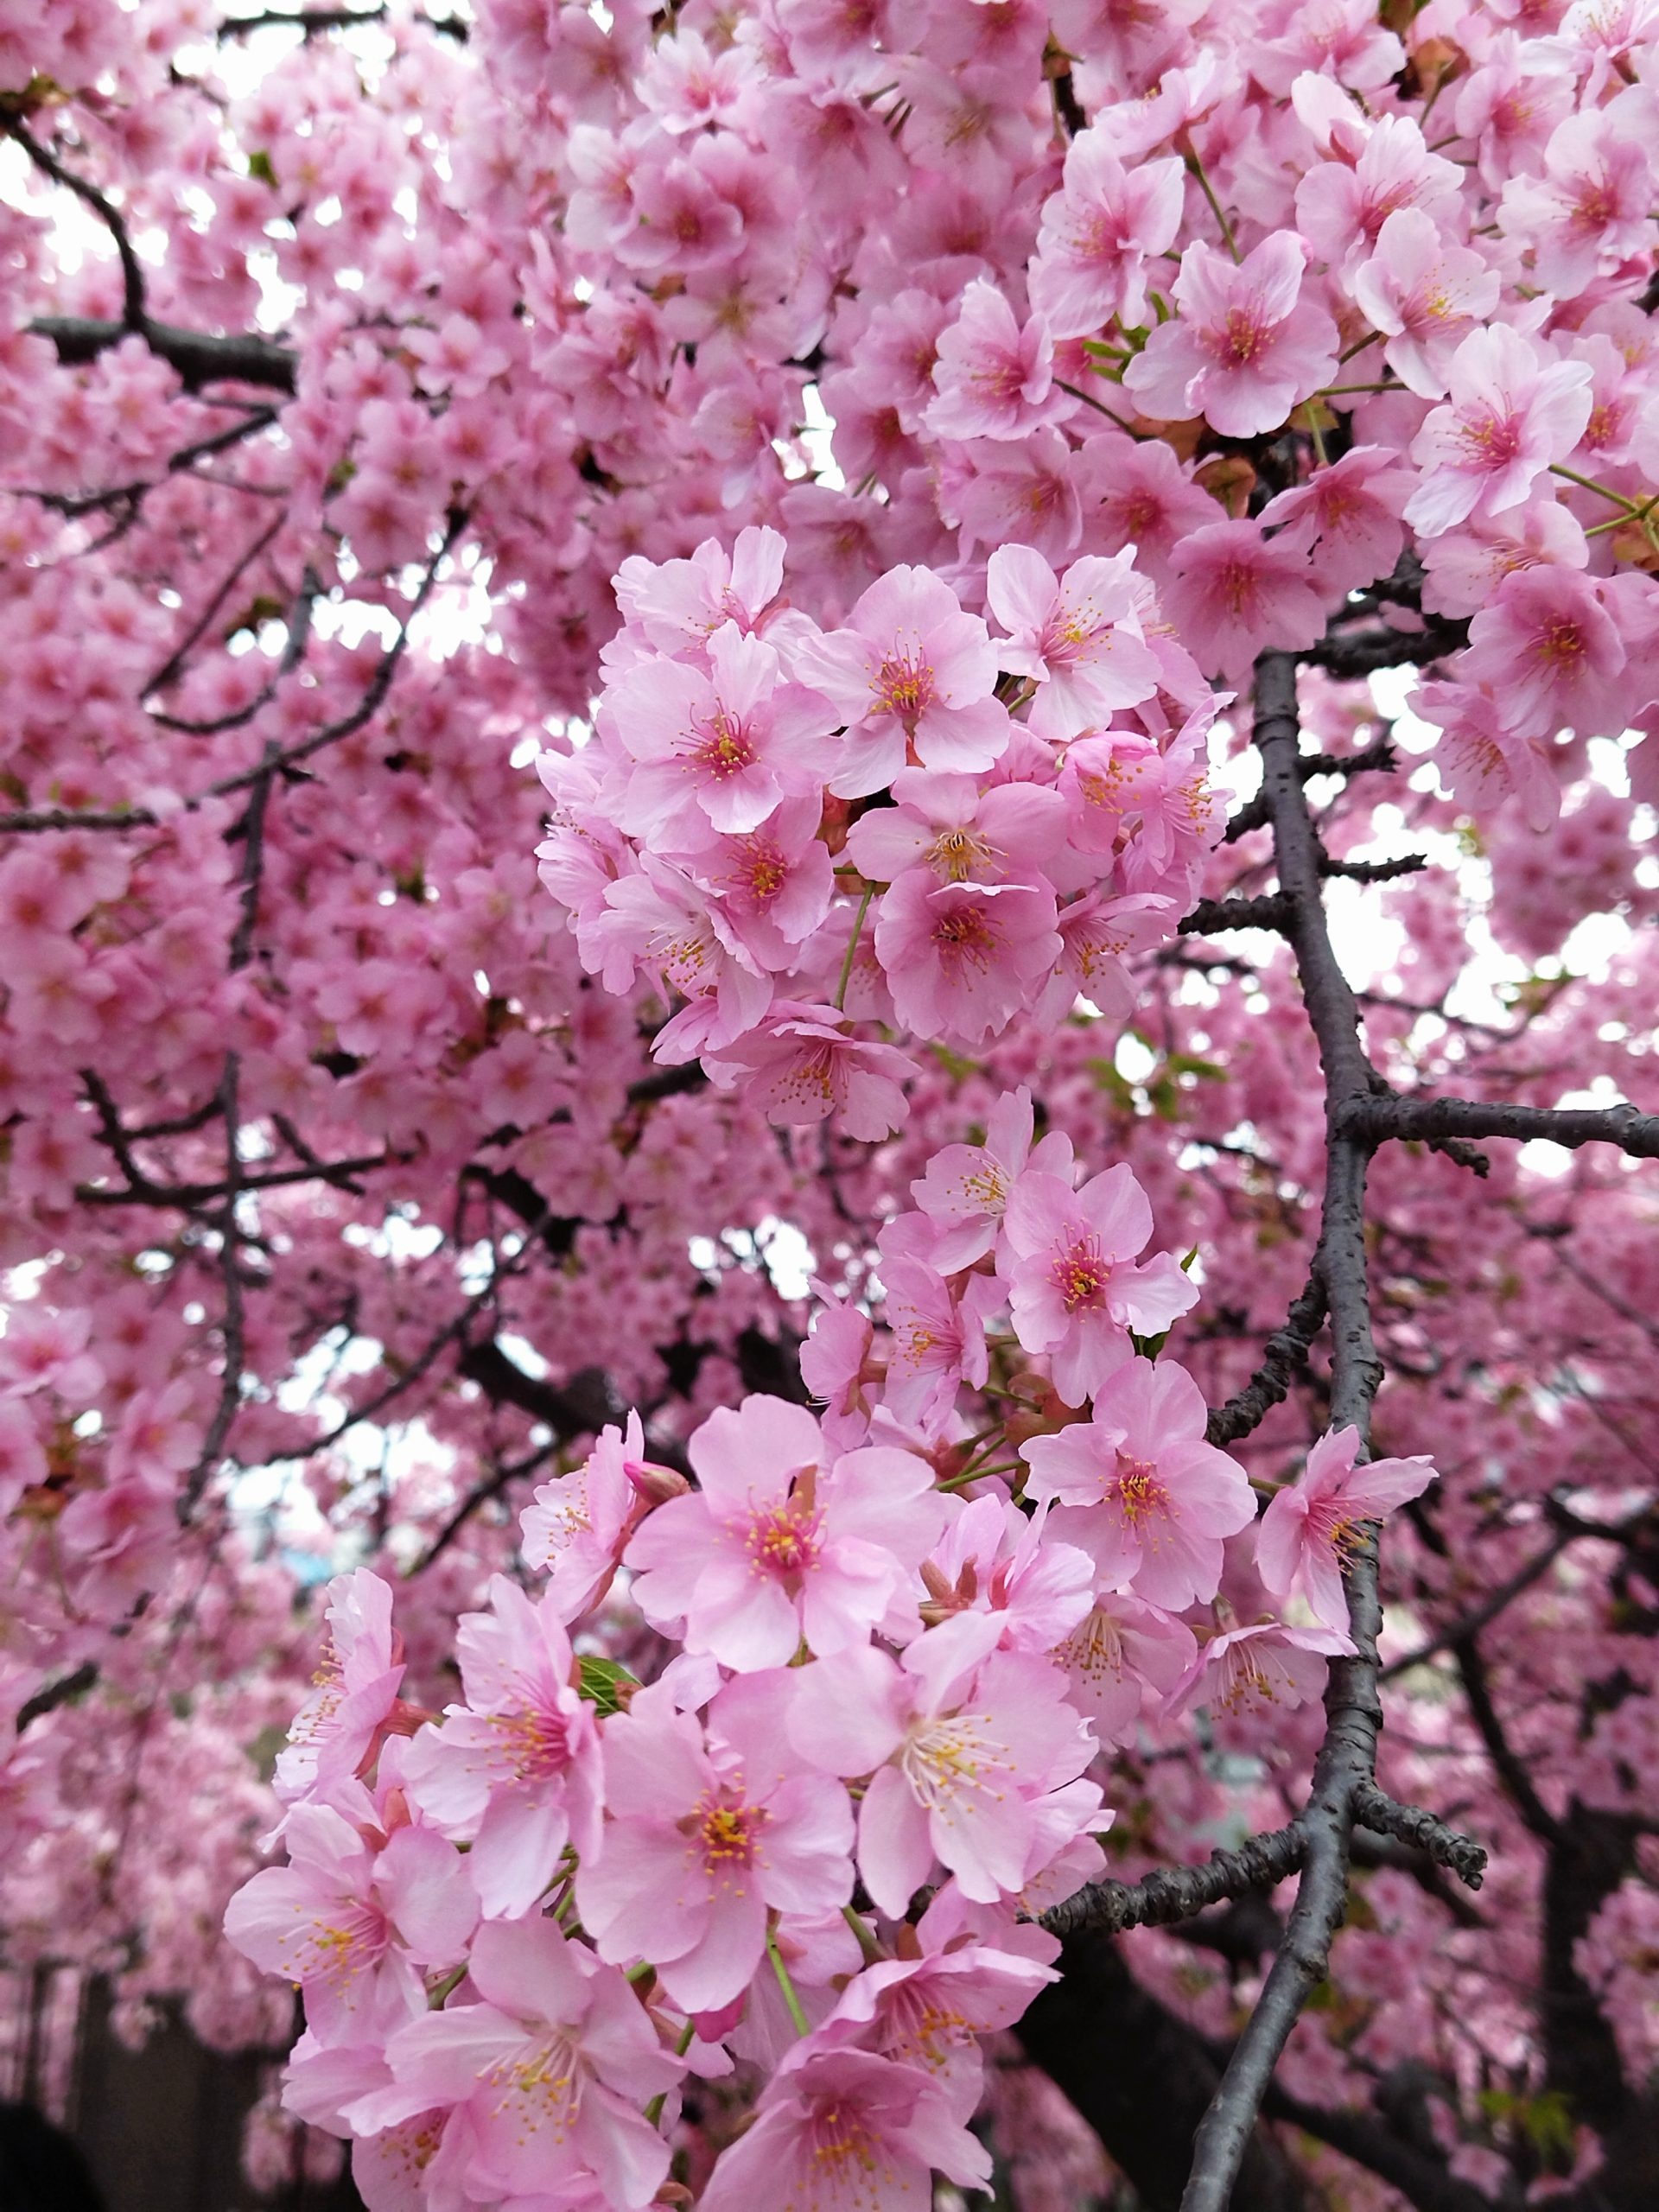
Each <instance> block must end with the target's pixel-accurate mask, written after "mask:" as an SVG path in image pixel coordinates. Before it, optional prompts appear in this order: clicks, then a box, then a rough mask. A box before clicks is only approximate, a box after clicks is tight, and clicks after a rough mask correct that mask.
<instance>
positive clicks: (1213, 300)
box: [1123, 231, 1338, 438]
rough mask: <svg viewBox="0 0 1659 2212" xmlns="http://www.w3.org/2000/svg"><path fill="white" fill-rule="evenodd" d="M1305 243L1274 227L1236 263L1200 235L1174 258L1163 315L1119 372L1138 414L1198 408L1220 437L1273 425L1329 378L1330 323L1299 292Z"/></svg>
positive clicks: (1333, 353) (1189, 412)
mask: <svg viewBox="0 0 1659 2212" xmlns="http://www.w3.org/2000/svg"><path fill="white" fill-rule="evenodd" d="M1305 268H1306V247H1305V246H1304V245H1303V244H1302V242H1301V240H1300V238H1298V237H1297V235H1296V233H1295V232H1294V231H1274V232H1271V233H1270V234H1269V235H1268V237H1267V238H1263V239H1262V243H1261V244H1260V245H1258V246H1256V247H1255V249H1254V250H1253V251H1251V252H1250V253H1249V254H1247V255H1246V256H1245V257H1244V259H1243V261H1242V262H1241V263H1239V264H1236V265H1235V264H1233V263H1232V262H1231V261H1230V260H1229V258H1228V257H1227V256H1226V255H1225V254H1223V253H1218V252H1217V251H1216V249H1215V248H1214V247H1213V246H1209V245H1205V244H1204V242H1203V240H1202V239H1199V240H1197V241H1195V242H1194V243H1193V244H1192V245H1190V246H1188V247H1187V249H1186V251H1185V253H1184V254H1183V255H1182V257H1181V273H1180V275H1179V277H1177V278H1176V279H1175V287H1174V290H1175V302H1176V305H1177V306H1178V307H1179V308H1180V310H1181V312H1180V315H1179V317H1178V319H1177V320H1176V321H1173V322H1166V323H1165V324H1163V325H1162V326H1161V327H1160V328H1159V329H1157V330H1154V332H1153V334H1152V335H1151V337H1150V338H1149V339H1148V340H1147V344H1146V347H1145V350H1144V351H1143V352H1141V353H1137V354H1136V355H1135V359H1133V360H1132V361H1131V362H1130V363H1129V365H1128V368H1126V369H1125V371H1124V372H1123V386H1124V389H1125V391H1128V393H1129V394H1130V395H1131V397H1133V399H1134V401H1135V405H1136V406H1137V407H1138V408H1139V409H1140V410H1141V413H1142V414H1143V415H1150V416H1161V417H1163V418H1164V419H1166V420H1167V421H1185V420H1186V419H1187V418H1189V417H1190V416H1194V415H1203V416H1205V417H1207V419H1208V420H1209V422H1210V423H1211V425H1212V426H1213V427H1214V428H1215V429H1217V430H1220V431H1221V432H1222V433H1223V434H1224V435H1225V436H1228V437H1236V438H1248V437H1253V436H1255V434H1256V433H1257V432H1258V431H1261V430H1276V429H1278V428H1279V426H1280V424H1281V423H1282V422H1283V421H1284V419H1285V417H1286V416H1287V415H1288V414H1289V412H1290V410H1291V409H1292V408H1293V407H1294V406H1296V405H1297V404H1299V403H1300V401H1302V400H1304V399H1306V398H1308V397H1311V396H1312V395H1313V393H1314V392H1316V391H1318V390H1319V387H1320V385H1325V384H1329V383H1331V382H1332V378H1333V377H1334V374H1335V372H1336V365H1337V347H1338V339H1337V326H1336V325H1335V323H1334V322H1332V320H1331V318H1330V316H1329V315H1327V314H1326V313H1325V309H1324V308H1322V307H1319V306H1318V305H1316V304H1315V303H1314V302H1313V301H1311V300H1306V299H1304V298H1303V297H1302V280H1303V272H1304V270H1305Z"/></svg>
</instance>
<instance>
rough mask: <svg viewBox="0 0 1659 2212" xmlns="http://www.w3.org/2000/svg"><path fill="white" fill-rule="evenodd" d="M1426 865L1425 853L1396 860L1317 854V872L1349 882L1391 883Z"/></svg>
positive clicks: (1412, 873)
mask: <svg viewBox="0 0 1659 2212" xmlns="http://www.w3.org/2000/svg"><path fill="white" fill-rule="evenodd" d="M1427 866H1428V856H1427V854H1425V853H1407V854H1405V855H1403V856H1402V858H1401V859H1399V860H1397V861H1338V860H1332V857H1331V855H1330V854H1329V853H1322V854H1321V855H1319V874H1321V875H1336V876H1341V877H1343V878H1344V880H1346V881H1348V882H1350V883H1393V882H1395V880H1397V879H1398V878H1399V877H1401V876H1402V875H1415V874H1417V873H1418V871H1419V869H1421V868H1427Z"/></svg>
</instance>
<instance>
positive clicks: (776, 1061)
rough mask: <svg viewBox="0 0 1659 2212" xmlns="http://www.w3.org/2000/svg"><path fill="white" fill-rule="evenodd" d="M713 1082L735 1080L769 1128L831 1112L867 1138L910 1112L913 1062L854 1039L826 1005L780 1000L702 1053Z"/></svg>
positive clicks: (875, 1044) (868, 1041)
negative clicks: (907, 1094)
mask: <svg viewBox="0 0 1659 2212" xmlns="http://www.w3.org/2000/svg"><path fill="white" fill-rule="evenodd" d="M702 1064H703V1066H704V1068H705V1069H706V1070H707V1071H708V1073H709V1078H710V1080H711V1081H712V1082H714V1083H716V1084H721V1085H722V1086H724V1087H727V1088H730V1087H731V1086H733V1085H734V1084H735V1085H740V1086H741V1089H742V1090H743V1091H744V1093H745V1094H746V1096H748V1097H750V1098H753V1100H754V1102H755V1103H756V1104H757V1105H758V1106H759V1107H760V1109H761V1111H762V1112H763V1113H764V1114H765V1115H766V1119H767V1120H768V1121H769V1122H772V1123H773V1124H774V1125H776V1126H778V1127H780V1128H786V1127H790V1126H791V1125H798V1124H801V1123H804V1122H805V1123H810V1122H824V1121H828V1120H829V1119H830V1118H831V1117H832V1116H833V1117H834V1119H835V1121H836V1124H837V1125H838V1127H840V1128H842V1129H843V1130H844V1131H845V1132H846V1134H847V1135H849V1137H856V1138H858V1139H859V1140H860V1141H861V1142H863V1143H873V1142H874V1141H877V1140H878V1139H880V1138H881V1137H885V1136H887V1135H891V1133H892V1132H893V1130H894V1129H896V1128H899V1127H900V1126H901V1125H902V1124H903V1122H904V1121H905V1118H906V1116H907V1115H908V1113H909V1111H910V1108H909V1105H908V1103H906V1097H905V1092H904V1084H905V1081H906V1077H910V1076H912V1075H913V1074H914V1073H915V1068H914V1066H913V1065H912V1062H911V1061H910V1060H909V1059H908V1058H906V1055H905V1054H904V1053H903V1052H899V1049H898V1048H897V1046H893V1045H883V1044H880V1043H879V1042H877V1041H876V1040H874V1039H863V1038H858V1037H855V1036H853V1035H852V1034H851V1033H849V1030H848V1028H847V1026H846V1017H845V1016H844V1015H843V1014H841V1013H839V1012H838V1011H837V1009H836V1007H832V1006H817V1005H814V1004H811V1003H810V1002H809V1001H803V1000H797V999H779V1000H777V1001H775V1002H774V1003H773V1005H772V1010H771V1012H770V1013H769V1014H766V1017H765V1019H764V1020H762V1021H761V1022H760V1023H759V1024H758V1025H757V1027H754V1028H753V1029H751V1030H750V1031H748V1032H747V1034H746V1035H744V1036H742V1037H740V1038H738V1039H736V1041H735V1042H734V1043H733V1044H730V1045H728V1046H722V1047H721V1049H719V1050H718V1051H711V1052H706V1053H705V1054H704V1055H703V1062H702Z"/></svg>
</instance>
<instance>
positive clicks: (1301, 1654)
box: [1169, 1621, 1354, 1718]
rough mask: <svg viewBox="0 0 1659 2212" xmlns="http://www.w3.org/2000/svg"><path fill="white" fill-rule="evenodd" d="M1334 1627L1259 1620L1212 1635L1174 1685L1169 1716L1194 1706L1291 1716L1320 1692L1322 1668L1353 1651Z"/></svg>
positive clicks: (1242, 1713)
mask: <svg viewBox="0 0 1659 2212" xmlns="http://www.w3.org/2000/svg"><path fill="white" fill-rule="evenodd" d="M1353 1648H1354V1647H1353V1645H1352V1643H1351V1642H1350V1641H1349V1638H1348V1637H1347V1636H1346V1635H1345V1634H1344V1633H1343V1632H1342V1631H1341V1630H1338V1629H1330V1628H1287V1627H1286V1626H1285V1625H1284V1624H1282V1623H1281V1622H1279V1621H1261V1622H1258V1623H1257V1624H1255V1626H1253V1627H1250V1628H1230V1629H1228V1630H1225V1631H1224V1633H1223V1634H1222V1635H1220V1636H1216V1637H1211V1639H1210V1641H1209V1643H1206V1644H1205V1645H1204V1646H1203V1648H1202V1649H1200V1651H1199V1653H1198V1657H1197V1658H1196V1659H1195V1660H1194V1661H1193V1662H1192V1665H1191V1666H1190V1667H1189V1668H1188V1669H1187V1670H1186V1674H1185V1676H1184V1677H1183V1679H1182V1680H1181V1681H1180V1682H1179V1684H1178V1685H1177V1686H1176V1689H1175V1692H1174V1694H1173V1696H1172V1697H1171V1699H1170V1701H1169V1712H1170V1713H1171V1715H1172V1717H1173V1716H1174V1715H1178V1714H1179V1713H1186V1712H1189V1711H1191V1709H1192V1707H1194V1706H1199V1705H1204V1706H1208V1707H1209V1708H1210V1710H1211V1712H1212V1713H1217V1714H1222V1715H1225V1716H1227V1717H1229V1718H1236V1717H1247V1716H1261V1715H1264V1714H1266V1713H1268V1711H1269V1710H1276V1709H1277V1708H1279V1707H1285V1708H1286V1709H1287V1710H1289V1711H1291V1712H1294V1710H1295V1708H1296V1707H1298V1706H1299V1705H1307V1704H1311V1703H1312V1701H1313V1700H1314V1699H1315V1698H1317V1697H1318V1696H1319V1694H1320V1693H1321V1692H1322V1691H1323V1689H1324V1688H1325V1664H1326V1662H1327V1661H1328V1660H1331V1659H1334V1658H1341V1657H1344V1656H1347V1655H1348V1654H1349V1653H1351V1651H1352V1650H1353Z"/></svg>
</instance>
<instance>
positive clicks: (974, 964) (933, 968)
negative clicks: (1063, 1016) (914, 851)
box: [875, 868, 1062, 1050]
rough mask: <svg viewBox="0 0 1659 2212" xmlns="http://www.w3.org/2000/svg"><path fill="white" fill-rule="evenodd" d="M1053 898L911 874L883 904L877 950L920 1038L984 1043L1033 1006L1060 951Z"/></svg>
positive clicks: (1020, 887)
mask: <svg viewBox="0 0 1659 2212" xmlns="http://www.w3.org/2000/svg"><path fill="white" fill-rule="evenodd" d="M1055 923H1056V914H1055V908H1054V893H1053V892H1052V890H1051V889H1050V888H1049V887H1048V886H1047V884H1046V883H1045V882H1043V881H1041V880H1040V879H1039V881H1038V882H1037V883H1035V884H1020V883H936V882H934V881H932V880H931V877H930V875H929V874H928V871H927V870H926V869H925V868H906V870H905V873H904V874H902V875H901V876H900V877H899V880H898V881H897V882H896V883H895V884H894V885H893V887H892V888H891V890H889V891H888V893H887V896H886V898H885V899H883V900H882V901H881V911H880V917H879V918H878V919H877V922H876V925H875V954H876V958H877V959H878V960H879V961H880V963H881V969H882V973H883V974H884V975H885V976H886V977H887V988H889V990H891V992H892V993H893V1006H894V1007H895V1008H896V1010H897V1012H898V1015H899V1020H900V1021H902V1022H903V1023H904V1024H905V1026H906V1028H908V1029H911V1030H913V1031H914V1032H915V1033H916V1035H917V1036H918V1037H939V1038H944V1039H947V1040H948V1041H954V1042H957V1043H960V1044H963V1045H965V1046H968V1047H969V1049H970V1050H971V1049H973V1048H974V1047H975V1046H978V1045H981V1044H982V1043H983V1042H984V1040H985V1039H986V1038H987V1037H988V1036H990V1035H992V1034H994V1033H995V1032H996V1031H998V1030H1000V1029H1001V1028H1002V1027H1004V1025H1005V1024H1006V1023H1007V1021H1008V1020H1011V1019H1012V1017H1013V1016H1014V1014H1017V1013H1018V1012H1019V1011H1020V1008H1021V1007H1023V1006H1026V1005H1028V1004H1029V1003H1030V1001H1031V999H1032V996H1033V992H1034V989H1035V987H1036V986H1037V985H1038V984H1039V982H1041V981H1042V980H1043V979H1044V978H1045V977H1046V976H1047V974H1048V972H1049V970H1050V969H1052V967H1053V965H1054V963H1055V961H1056V960H1057V959H1058V957H1059V956H1060V951H1061V949H1062V948H1061V942H1060V935H1059V931H1058V929H1057V928H1056V926H1055Z"/></svg>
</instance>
